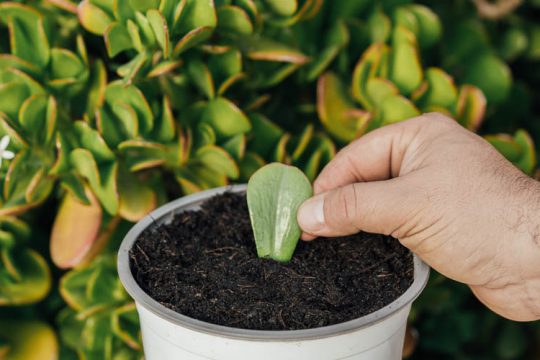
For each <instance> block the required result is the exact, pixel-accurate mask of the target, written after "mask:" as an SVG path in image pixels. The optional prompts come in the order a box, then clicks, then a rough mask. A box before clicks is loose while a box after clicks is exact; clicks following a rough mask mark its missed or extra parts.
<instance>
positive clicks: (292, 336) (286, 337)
mask: <svg viewBox="0 0 540 360" xmlns="http://www.w3.org/2000/svg"><path fill="white" fill-rule="evenodd" d="M246 187H247V185H245V184H241V185H229V186H222V187H219V188H215V189H210V190H206V191H202V192H199V193H196V194H192V195H188V196H184V197H181V198H179V199H176V200H174V201H171V202H169V203H167V204H165V205H163V206H161V207H159V208H158V209H156V210H154V211H152V212H151V213H150V214H148V215H147V216H145V217H144V218H143V219H141V220H140V221H139V222H137V223H136V224H135V225H134V226H133V227H132V228H131V230H130V231H129V232H128V233H127V234H126V236H125V237H124V239H123V240H122V244H121V245H120V249H119V250H118V264H117V265H118V274H119V276H120V281H121V282H122V284H123V286H124V288H125V289H126V291H127V292H128V294H129V295H130V296H131V297H132V298H133V299H134V300H135V302H136V304H137V306H143V307H144V308H145V309H146V310H148V311H150V312H152V313H153V314H154V315H156V316H158V317H160V318H162V319H163V320H165V321H168V322H170V323H173V324H175V325H178V326H182V327H186V328H189V329H191V330H195V331H198V332H202V333H206V334H210V335H217V336H221V337H228V338H234V339H241V340H252V341H295V340H313V339H318V338H325V337H331V336H337V335H341V334H345V333H349V332H352V331H356V330H359V329H361V328H364V327H368V326H372V325H374V324H376V323H378V322H380V321H383V320H384V319H386V318H388V317H390V316H392V315H393V314H395V313H397V312H398V311H399V310H401V309H402V308H404V307H406V306H407V305H409V304H410V303H412V302H413V301H414V300H415V299H416V298H417V297H418V296H419V295H420V293H421V292H422V290H423V289H424V287H425V286H426V283H427V280H428V278H429V266H427V265H426V264H425V263H424V262H423V261H422V260H420V258H419V257H418V256H416V254H413V264H414V281H413V283H412V284H411V286H410V287H409V288H408V289H407V290H406V291H405V292H404V293H403V294H401V295H400V296H399V297H398V298H397V299H396V300H394V301H393V302H391V303H390V304H388V305H386V306H384V307H382V308H381V309H379V310H376V311H374V312H372V313H370V314H368V315H365V316H362V317H360V318H356V319H353V320H349V321H346V322H343V323H339V324H334V325H329V326H323V327H318V328H313V329H305V330H250V329H240V328H233V327H228V326H223V325H216V324H212V323H208V322H204V321H201V320H197V319H193V318H190V317H188V316H185V315H182V314H180V313H177V312H176V311H174V310H172V309H169V308H167V307H165V306H164V305H161V304H160V303H159V302H157V301H156V300H154V299H153V298H152V297H150V296H149V295H148V294H147V293H146V292H145V291H144V290H143V289H141V287H140V286H139V284H137V282H136V281H135V278H134V277H133V275H132V273H131V269H130V265H129V251H130V249H131V247H132V246H133V244H134V243H135V241H136V240H137V238H138V237H139V235H140V234H141V233H142V232H143V231H144V230H145V229H146V228H148V227H149V226H152V225H154V224H156V223H158V224H161V223H163V222H167V221H169V220H171V219H172V217H173V216H174V215H175V214H177V213H179V212H181V211H185V210H190V209H195V208H197V207H198V206H199V205H200V204H202V203H203V202H204V201H206V200H207V199H208V198H210V197H212V196H214V195H218V194H221V193H224V192H235V193H239V192H245V191H246Z"/></svg>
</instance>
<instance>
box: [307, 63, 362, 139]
mask: <svg viewBox="0 0 540 360" xmlns="http://www.w3.org/2000/svg"><path fill="white" fill-rule="evenodd" d="M317 112H318V114H319V119H320V120H321V123H322V124H323V125H324V127H325V128H326V129H327V130H328V132H329V133H330V134H332V135H333V136H334V137H335V138H336V139H338V140H339V141H342V142H348V141H351V140H352V139H354V138H356V137H357V136H358V135H360V133H361V132H362V131H363V130H364V129H365V127H366V125H367V123H368V121H369V117H370V115H369V113H366V112H363V111H360V110H356V109H355V105H354V103H353V102H352V100H351V98H350V97H349V95H348V94H347V91H346V88H345V86H344V84H343V83H342V81H341V80H340V79H339V78H338V77H337V76H336V75H335V74H333V73H327V74H325V75H323V76H321V77H320V78H319V82H318V84H317Z"/></svg>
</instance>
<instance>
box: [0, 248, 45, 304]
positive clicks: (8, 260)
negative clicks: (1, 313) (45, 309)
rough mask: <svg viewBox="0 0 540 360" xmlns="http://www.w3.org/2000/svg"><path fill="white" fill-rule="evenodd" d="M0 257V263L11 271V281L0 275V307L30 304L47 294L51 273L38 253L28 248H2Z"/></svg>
mask: <svg viewBox="0 0 540 360" xmlns="http://www.w3.org/2000/svg"><path fill="white" fill-rule="evenodd" d="M0 255H1V257H0V263H2V265H4V266H5V267H6V268H7V269H10V268H11V269H13V270H12V277H11V279H10V278H7V279H6V278H5V275H4V274H0V306H2V305H26V304H32V303H35V302H37V301H39V300H41V299H43V298H44V297H45V296H46V295H47V294H48V293H49V290H50V288H51V283H52V280H51V273H50V270H49V267H48V266H47V262H46V261H45V259H44V258H43V257H42V256H41V255H40V254H39V253H37V252H36V251H34V250H32V249H29V248H18V249H12V250H11V249H5V248H4V249H0ZM13 271H16V273H15V274H16V276H15V277H13Z"/></svg>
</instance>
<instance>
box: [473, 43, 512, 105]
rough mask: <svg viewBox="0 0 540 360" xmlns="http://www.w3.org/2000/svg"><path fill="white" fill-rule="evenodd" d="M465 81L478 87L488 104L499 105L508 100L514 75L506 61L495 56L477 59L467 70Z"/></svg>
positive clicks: (484, 56) (488, 55)
mask: <svg viewBox="0 0 540 360" xmlns="http://www.w3.org/2000/svg"><path fill="white" fill-rule="evenodd" d="M463 81H464V82H465V83H467V84H472V85H475V86H478V87H479V88H480V89H481V90H482V91H483V92H484V94H485V95H486V98H487V100H488V103H492V104H498V103H501V102H502V101H504V100H506V99H507V98H508V95H509V94H510V89H511V87H512V73H511V71H510V68H509V67H508V65H506V63H505V62H504V61H502V60H501V59H499V58H498V57H497V56H495V55H490V54H487V55H481V56H477V57H475V58H474V59H473V60H471V62H470V63H469V65H468V66H467V68H466V71H465V74H464V76H463Z"/></svg>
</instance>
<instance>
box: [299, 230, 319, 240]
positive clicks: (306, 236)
mask: <svg viewBox="0 0 540 360" xmlns="http://www.w3.org/2000/svg"><path fill="white" fill-rule="evenodd" d="M316 238H317V236H315V235H311V234H308V233H305V232H303V233H302V235H300V239H302V240H303V241H311V240H315V239H316Z"/></svg>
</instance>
